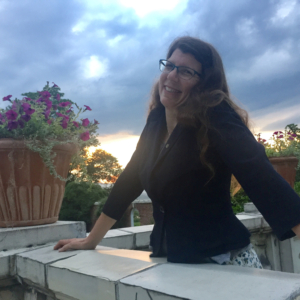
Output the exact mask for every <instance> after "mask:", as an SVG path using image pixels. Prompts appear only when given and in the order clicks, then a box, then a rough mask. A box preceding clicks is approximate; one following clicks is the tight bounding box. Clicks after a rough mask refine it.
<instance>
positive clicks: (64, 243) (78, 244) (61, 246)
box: [53, 238, 96, 252]
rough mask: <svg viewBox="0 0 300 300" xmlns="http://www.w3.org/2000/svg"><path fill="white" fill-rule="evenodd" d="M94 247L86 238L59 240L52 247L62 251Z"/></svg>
mask: <svg viewBox="0 0 300 300" xmlns="http://www.w3.org/2000/svg"><path fill="white" fill-rule="evenodd" d="M95 248H96V246H95V245H94V244H92V243H91V242H89V241H88V239H87V238H82V239H68V240H60V241H59V242H58V243H57V244H56V245H55V246H54V248H53V249H54V250H58V252H64V251H68V250H94V249H95Z"/></svg>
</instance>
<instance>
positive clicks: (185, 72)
mask: <svg viewBox="0 0 300 300" xmlns="http://www.w3.org/2000/svg"><path fill="white" fill-rule="evenodd" d="M175 68H176V69H177V74H178V76H179V77H180V78H182V79H184V80H189V79H191V78H192V77H194V76H195V75H198V76H199V77H202V75H201V74H200V73H198V72H196V71H195V70H193V69H191V68H188V67H180V66H179V67H177V66H175V65H174V64H173V63H171V62H170V61H168V60H166V59H160V60H159V69H160V71H161V72H163V73H170V72H172V71H173V70H174V69H175Z"/></svg>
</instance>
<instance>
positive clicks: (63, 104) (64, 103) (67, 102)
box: [58, 101, 72, 107]
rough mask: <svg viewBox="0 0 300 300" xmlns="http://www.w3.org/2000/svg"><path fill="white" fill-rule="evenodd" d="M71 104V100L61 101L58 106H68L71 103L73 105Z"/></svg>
mask: <svg viewBox="0 0 300 300" xmlns="http://www.w3.org/2000/svg"><path fill="white" fill-rule="evenodd" d="M71 104H72V103H71V102H69V101H66V102H61V103H59V104H58V106H60V107H67V106H69V105H71Z"/></svg>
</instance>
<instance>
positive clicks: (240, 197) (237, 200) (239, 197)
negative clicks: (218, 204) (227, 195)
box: [231, 189, 252, 214]
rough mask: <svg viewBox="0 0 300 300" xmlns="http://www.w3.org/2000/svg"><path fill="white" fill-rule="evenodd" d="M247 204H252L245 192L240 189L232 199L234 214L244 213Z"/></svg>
mask: <svg viewBox="0 0 300 300" xmlns="http://www.w3.org/2000/svg"><path fill="white" fill-rule="evenodd" d="M247 202H252V201H251V200H250V199H249V197H248V196H247V194H246V193H245V191H244V190H243V189H240V190H239V191H238V192H237V193H236V194H235V195H234V196H233V197H231V206H232V209H233V212H234V214H237V213H240V212H243V211H244V204H245V203H247Z"/></svg>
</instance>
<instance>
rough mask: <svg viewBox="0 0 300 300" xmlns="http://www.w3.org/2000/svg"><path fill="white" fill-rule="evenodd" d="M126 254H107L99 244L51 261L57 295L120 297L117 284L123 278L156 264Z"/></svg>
mask: <svg viewBox="0 0 300 300" xmlns="http://www.w3.org/2000/svg"><path fill="white" fill-rule="evenodd" d="M105 251H108V252H109V251H114V250H105ZM131 251H134V250H131ZM138 252H139V251H138ZM140 252H142V251H140ZM144 255H145V254H144ZM125 256H126V255H125V254H123V256H120V255H119V256H117V255H109V254H104V253H101V249H99V248H98V249H97V250H96V251H95V250H90V251H85V252H84V253H80V254H78V255H77V256H76V257H71V258H68V259H66V260H63V261H59V262H56V263H54V264H51V265H49V270H48V282H49V288H50V289H51V290H52V291H53V292H54V293H55V294H57V297H61V295H64V296H69V297H72V298H75V299H84V300H99V299H103V300H116V299H118V297H117V295H116V285H117V283H118V281H119V280H120V279H122V278H125V277H127V276H129V275H132V274H134V273H137V272H140V271H142V270H145V269H147V268H151V267H153V266H155V265H156V263H154V262H151V261H149V260H150V259H149V258H148V261H145V260H139V259H132V258H128V257H125ZM148 256H149V254H148ZM61 298H62V297H61Z"/></svg>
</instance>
